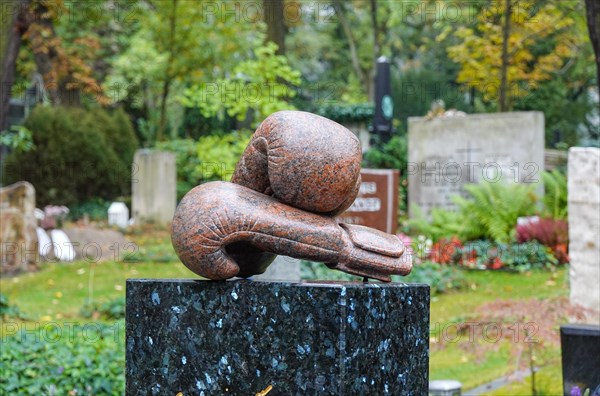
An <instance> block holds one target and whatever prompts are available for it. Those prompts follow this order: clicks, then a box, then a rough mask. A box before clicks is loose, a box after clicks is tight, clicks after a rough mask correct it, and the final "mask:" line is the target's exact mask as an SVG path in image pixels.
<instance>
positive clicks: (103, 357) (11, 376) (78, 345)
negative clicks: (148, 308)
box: [0, 322, 125, 395]
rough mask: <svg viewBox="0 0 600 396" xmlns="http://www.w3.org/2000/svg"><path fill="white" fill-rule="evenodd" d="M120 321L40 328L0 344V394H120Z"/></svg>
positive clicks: (122, 383)
mask: <svg viewBox="0 0 600 396" xmlns="http://www.w3.org/2000/svg"><path fill="white" fill-rule="evenodd" d="M122 331H123V322H118V323H115V325H112V326H106V325H101V324H98V323H88V324H86V325H85V326H80V325H77V326H69V327H65V328H61V327H58V326H57V325H56V324H52V325H48V326H41V328H40V329H39V330H38V331H31V330H27V331H23V332H20V333H17V334H16V335H12V336H5V337H3V338H2V339H1V340H0V389H2V390H3V392H5V394H7V395H75V394H77V395H122V394H123V393H124V391H125V381H124V377H125V376H124V372H123V370H124V367H125V353H124V351H125V345H124V344H125V342H124V337H123V336H122V335H123V334H122Z"/></svg>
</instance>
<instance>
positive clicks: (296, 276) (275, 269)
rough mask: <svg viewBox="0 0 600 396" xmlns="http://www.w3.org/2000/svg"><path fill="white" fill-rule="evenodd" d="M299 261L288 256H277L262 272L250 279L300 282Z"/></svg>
mask: <svg viewBox="0 0 600 396" xmlns="http://www.w3.org/2000/svg"><path fill="white" fill-rule="evenodd" d="M300 261H301V260H298V259H295V258H292V257H288V256H277V257H276V258H275V261H273V262H272V263H271V265H269V267H268V268H267V270H266V271H265V272H264V273H263V274H260V275H255V276H253V277H252V279H259V280H278V281H287V282H300Z"/></svg>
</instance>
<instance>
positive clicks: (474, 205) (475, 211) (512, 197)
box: [409, 182, 538, 243]
mask: <svg viewBox="0 0 600 396" xmlns="http://www.w3.org/2000/svg"><path fill="white" fill-rule="evenodd" d="M534 188H535V187H534V186H532V185H525V184H511V183H487V182H482V183H480V184H469V185H467V186H465V191H466V193H467V196H466V197H462V196H459V195H455V196H454V197H452V199H453V201H454V202H455V203H456V204H457V206H458V210H456V211H448V210H444V209H439V208H437V209H433V210H432V211H431V219H429V220H427V219H425V217H424V216H423V215H422V214H421V215H420V214H419V212H418V211H417V216H416V218H415V219H413V220H411V221H409V225H410V226H411V228H413V230H415V231H417V232H421V233H423V234H425V235H427V236H429V237H431V238H432V239H433V240H434V241H439V240H440V239H441V238H450V237H452V236H456V237H458V238H459V239H461V240H463V241H469V240H474V239H489V240H492V241H495V242H498V243H508V242H510V241H511V240H513V239H514V237H515V226H516V224H517V218H519V217H521V216H529V215H532V214H534V213H536V209H537V208H536V202H537V200H538V198H537V196H536V195H535V193H534Z"/></svg>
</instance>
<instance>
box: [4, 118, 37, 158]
mask: <svg viewBox="0 0 600 396" xmlns="http://www.w3.org/2000/svg"><path fill="white" fill-rule="evenodd" d="M0 145H3V146H6V147H8V148H10V149H12V150H13V151H15V152H18V153H25V152H27V151H30V150H33V149H34V148H35V145H34V144H33V139H32V137H31V131H30V130H29V129H27V128H26V127H24V126H22V125H13V126H11V127H10V129H9V130H8V131H2V133H0Z"/></svg>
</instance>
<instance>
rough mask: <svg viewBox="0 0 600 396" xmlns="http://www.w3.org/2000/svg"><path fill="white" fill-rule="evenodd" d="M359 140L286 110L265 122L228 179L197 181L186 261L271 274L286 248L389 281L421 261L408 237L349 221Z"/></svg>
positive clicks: (203, 269) (215, 274)
mask: <svg viewBox="0 0 600 396" xmlns="http://www.w3.org/2000/svg"><path fill="white" fill-rule="evenodd" d="M360 163H361V150H360V144H359V142H358V139H357V138H356V137H355V136H354V134H352V132H350V131H348V130H347V129H346V128H344V127H343V126H341V125H339V124H337V123H335V122H333V121H331V120H328V119H326V118H323V117H320V116H317V115H314V114H310V113H305V112H300V111H281V112H277V113H274V114H272V115H270V116H269V117H268V118H267V119H265V120H264V121H263V123H262V124H261V125H260V126H259V127H258V129H257V130H256V132H255V133H254V135H253V137H252V140H251V141H250V143H249V145H248V147H247V148H246V150H245V152H244V154H243V156H242V158H241V159H240V161H239V163H238V165H237V167H236V170H235V173H234V175H233V177H232V180H231V183H229V182H212V183H206V184H202V185H200V186H197V187H196V188H194V189H192V190H191V191H190V192H189V193H188V194H186V196H185V197H184V198H183V200H182V201H181V203H180V204H179V206H178V207H177V211H176V212H175V217H174V219H173V226H172V228H173V229H172V242H173V246H174V247H175V251H176V252H177V255H178V256H179V258H180V259H181V261H182V262H183V263H184V264H185V265H186V266H187V267H188V268H189V269H191V270H192V271H194V272H195V273H197V274H199V275H201V276H203V277H206V278H209V279H214V280H223V279H228V278H232V277H235V276H238V277H250V276H252V275H256V274H261V273H263V272H264V271H265V270H266V268H267V267H268V265H269V264H270V263H271V262H272V261H273V259H274V258H275V256H276V255H277V254H282V255H286V256H290V257H295V258H300V259H307V260H312V261H320V262H324V263H326V264H327V266H329V267H330V268H333V269H338V270H341V271H344V272H347V273H351V274H355V275H361V276H364V277H367V278H374V279H379V280H382V281H386V282H389V281H390V280H391V278H390V275H394V274H397V275H406V274H408V273H409V272H410V270H411V268H412V264H411V260H410V256H409V255H407V254H403V253H404V246H403V245H402V242H401V241H400V240H399V239H398V238H397V237H396V236H394V235H389V234H386V233H383V232H380V231H377V230H374V229H370V228H367V227H362V226H357V225H350V224H344V223H340V222H339V221H338V220H337V219H336V218H335V217H334V216H335V215H336V214H339V213H341V212H343V211H344V210H345V209H347V208H348V207H349V206H350V205H351V204H352V202H353V201H354V199H355V198H356V195H357V193H358V188H359V186H360Z"/></svg>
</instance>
